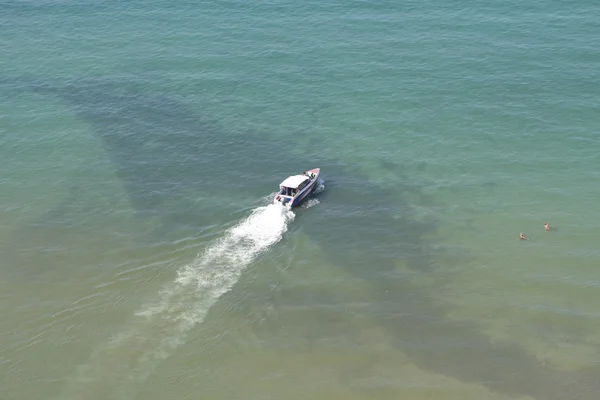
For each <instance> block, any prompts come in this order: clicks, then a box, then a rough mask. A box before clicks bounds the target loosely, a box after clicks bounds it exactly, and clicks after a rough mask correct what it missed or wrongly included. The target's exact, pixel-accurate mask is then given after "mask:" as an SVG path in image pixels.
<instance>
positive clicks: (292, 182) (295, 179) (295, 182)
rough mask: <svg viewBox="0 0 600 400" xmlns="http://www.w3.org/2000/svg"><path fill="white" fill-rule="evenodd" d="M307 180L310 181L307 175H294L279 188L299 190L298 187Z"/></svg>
mask: <svg viewBox="0 0 600 400" xmlns="http://www.w3.org/2000/svg"><path fill="white" fill-rule="evenodd" d="M306 180H308V176H306V175H292V176H290V177H289V178H287V179H286V180H285V181H283V182H281V183H280V184H279V186H283V187H287V188H291V189H298V186H300V184H301V183H302V182H304V181H306Z"/></svg>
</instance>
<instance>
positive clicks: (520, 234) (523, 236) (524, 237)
mask: <svg viewBox="0 0 600 400" xmlns="http://www.w3.org/2000/svg"><path fill="white" fill-rule="evenodd" d="M519 239H521V240H529V238H528V237H527V236H525V235H523V234H522V233H519Z"/></svg>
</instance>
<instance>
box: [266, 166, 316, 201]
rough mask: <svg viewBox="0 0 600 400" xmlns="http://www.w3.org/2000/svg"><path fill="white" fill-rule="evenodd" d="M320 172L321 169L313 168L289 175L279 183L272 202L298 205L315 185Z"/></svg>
mask: <svg viewBox="0 0 600 400" xmlns="http://www.w3.org/2000/svg"><path fill="white" fill-rule="evenodd" d="M320 173H321V169H320V168H315V169H309V170H308V171H304V172H303V173H301V174H298V175H292V176H289V177H288V178H286V179H285V180H284V181H283V182H281V183H280V184H279V193H277V194H276V195H275V199H273V203H275V204H277V203H281V204H283V205H284V206H286V207H288V208H292V207H296V206H298V205H300V203H302V201H303V200H304V199H306V198H307V197H308V196H309V195H310V194H311V193H312V192H313V191H314V190H315V188H316V187H317V181H318V180H319V174H320Z"/></svg>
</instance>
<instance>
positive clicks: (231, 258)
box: [61, 204, 294, 399]
mask: <svg viewBox="0 0 600 400" xmlns="http://www.w3.org/2000/svg"><path fill="white" fill-rule="evenodd" d="M293 218H294V213H293V212H291V211H289V210H288V209H286V208H284V207H283V206H281V205H280V204H270V205H268V206H265V207H259V208H257V209H255V210H254V211H253V212H252V214H251V215H250V216H249V217H248V218H246V219H245V220H243V221H242V222H241V223H239V224H238V225H236V226H234V227H233V228H231V229H230V230H228V231H227V232H226V233H225V235H224V236H223V237H222V238H221V239H219V240H217V241H216V242H214V243H213V244H212V245H210V246H209V247H208V249H207V250H206V251H205V252H204V253H203V254H201V255H199V256H198V258H196V260H194V261H193V262H192V263H191V264H189V265H186V266H184V267H183V268H181V269H180V270H179V271H178V272H177V277H176V279H175V280H174V281H173V282H171V283H170V284H169V285H167V286H166V287H164V288H163V290H162V291H161V292H160V295H159V298H158V299H157V301H156V302H155V303H153V304H150V305H148V306H145V307H143V308H142V309H140V310H139V311H138V312H137V313H135V315H134V316H132V320H131V323H130V324H128V326H127V328H126V329H124V330H123V332H121V333H120V334H119V335H118V336H116V337H114V339H113V340H112V341H111V342H109V343H107V344H106V345H104V346H102V347H101V348H99V349H97V350H96V351H95V352H94V353H93V354H92V356H91V358H90V360H89V361H88V362H87V363H86V364H85V365H83V366H81V367H80V368H79V369H78V371H77V372H76V374H75V376H74V377H73V379H71V380H70V382H69V386H68V387H67V393H65V394H64V395H63V396H61V398H63V399H64V398H67V399H84V398H85V399H89V398H98V399H101V398H122V399H128V398H131V397H133V396H134V395H135V394H136V392H137V390H138V389H139V383H141V382H143V381H144V380H145V379H146V378H147V377H148V376H149V375H150V374H151V373H152V371H153V370H154V369H155V368H156V366H157V365H158V364H159V363H160V361H161V360H163V359H165V358H166V357H168V356H169V355H171V354H172V352H173V351H174V350H175V349H176V348H177V347H178V346H180V345H181V344H183V343H185V341H186V338H187V335H188V334H189V332H190V330H191V329H192V328H193V327H194V326H195V325H196V324H198V323H200V322H202V320H203V319H204V318H205V316H206V314H207V312H208V310H209V309H210V307H211V306H212V305H213V304H214V303H215V302H216V301H217V300H218V298H219V297H220V296H222V295H223V294H224V293H226V292H227V291H229V290H230V289H231V288H232V286H233V285H234V284H235V283H236V282H237V280H238V279H239V277H240V275H241V274H242V271H243V270H244V269H245V268H246V267H247V266H248V265H249V264H250V263H251V262H252V261H253V260H254V259H255V258H256V257H257V256H258V255H259V254H260V253H262V252H264V251H265V250H266V249H267V248H268V247H269V246H271V245H273V244H275V243H276V242H278V241H279V240H280V239H281V237H282V235H283V233H284V232H285V231H286V230H287V226H288V223H289V222H290V221H292V220H293ZM106 392H108V393H106Z"/></svg>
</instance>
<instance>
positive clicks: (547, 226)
mask: <svg viewBox="0 0 600 400" xmlns="http://www.w3.org/2000/svg"><path fill="white" fill-rule="evenodd" d="M544 229H546V232H548V231H549V230H550V225H548V223H547V222H544Z"/></svg>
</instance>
